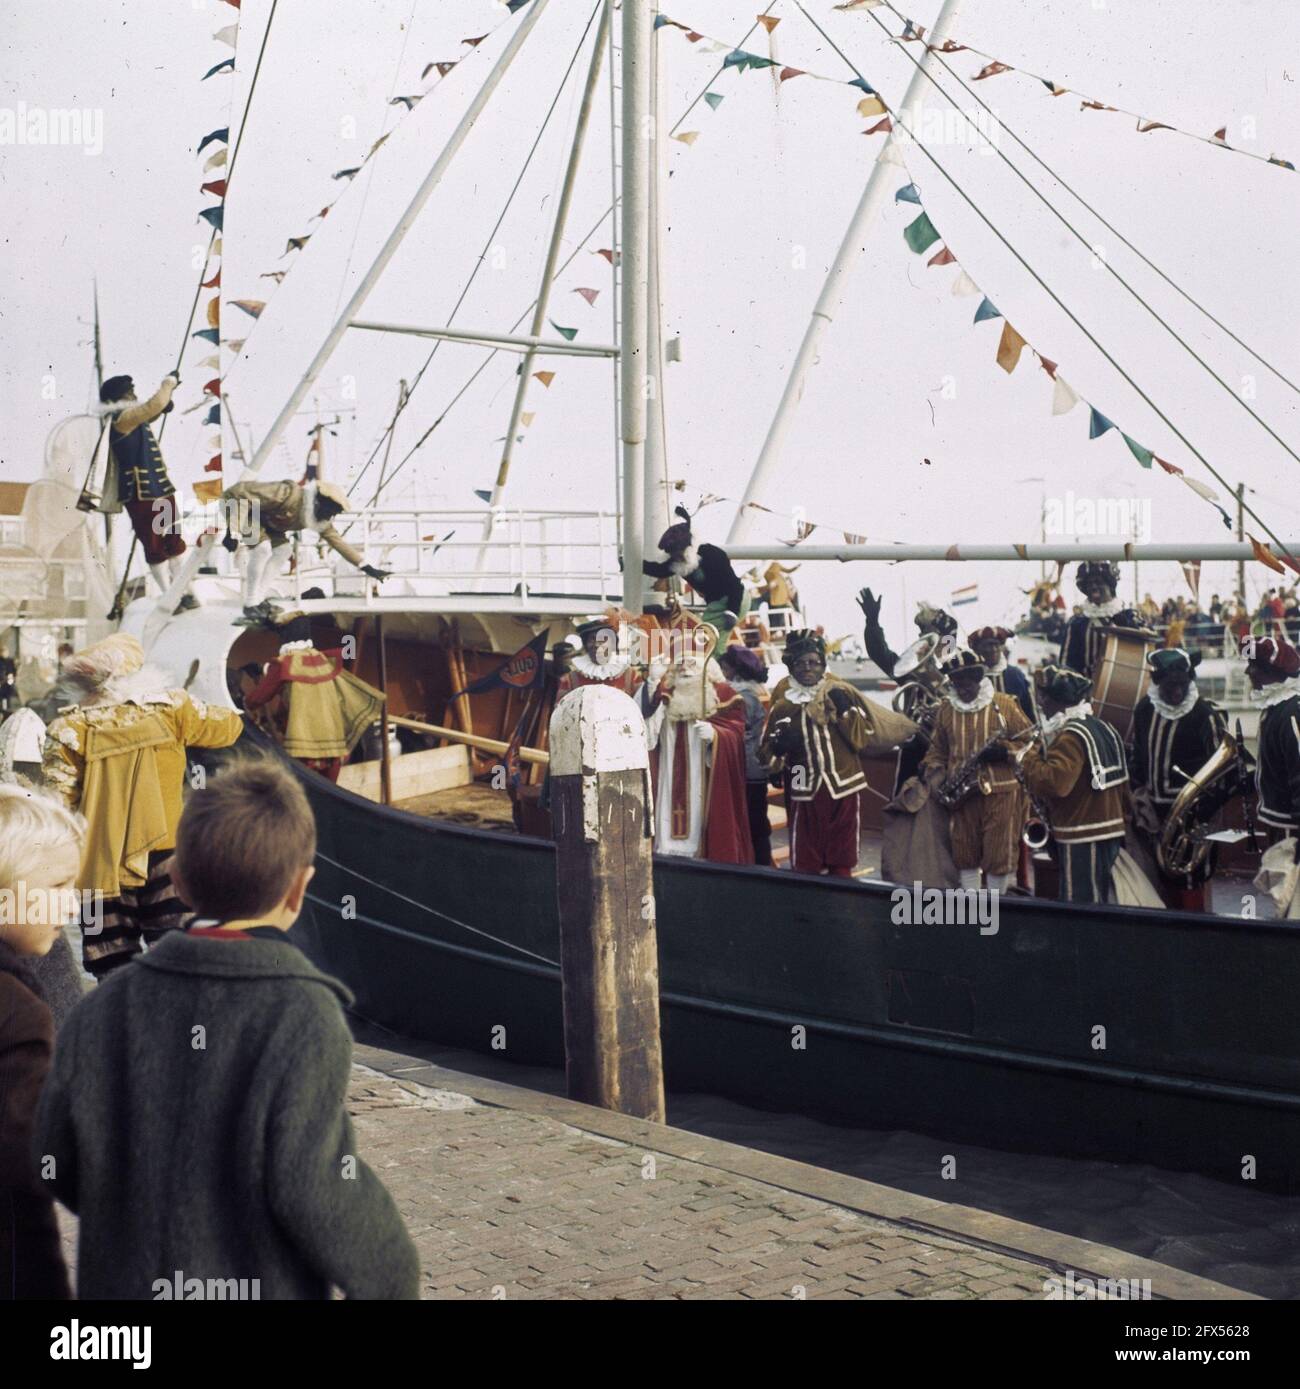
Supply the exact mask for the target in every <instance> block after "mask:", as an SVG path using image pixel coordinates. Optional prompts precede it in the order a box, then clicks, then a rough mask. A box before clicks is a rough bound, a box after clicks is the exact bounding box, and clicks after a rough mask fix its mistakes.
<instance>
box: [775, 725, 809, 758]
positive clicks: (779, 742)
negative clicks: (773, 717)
mask: <svg viewBox="0 0 1300 1389" xmlns="http://www.w3.org/2000/svg"><path fill="white" fill-rule="evenodd" d="M772 747H773V748H774V749H775V750H776V754H777V756H778V757H795V756H798V754H799V753H801V752H802V751H803V737H802V735H801V734H800V732H799V730H798V728H797V727H796V726H795V725H794V723H792V722H791V721H790V720H788V719H782V720H781V722H780V723H778V724H777V725H776V727H775V728H774V729H773V730H772Z"/></svg>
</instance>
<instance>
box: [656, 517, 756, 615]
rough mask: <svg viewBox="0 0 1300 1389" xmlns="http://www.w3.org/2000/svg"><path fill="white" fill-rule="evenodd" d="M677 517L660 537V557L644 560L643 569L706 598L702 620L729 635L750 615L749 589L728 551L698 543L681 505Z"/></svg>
mask: <svg viewBox="0 0 1300 1389" xmlns="http://www.w3.org/2000/svg"><path fill="white" fill-rule="evenodd" d="M674 514H675V515H676V516H678V517H679V518H680V519H679V520H678V521H676V522H674V524H673V525H671V526H669V527H668V529H667V530H666V531H664V533H663V534H662V535H661V536H660V537H659V558H658V559H647V560H643V561H642V568H643V569H644V571H645V573H646V574H648V575H649V576H650V577H651V578H655V579H660V580H669V579H673V578H677V579H681V580H682V581H683V582H684V583H687V584H689V585H690V586H691V588H692V589H694V590H695V592H696V593H698V594H699V595H700V597H701V598H703V599H704V608H703V610H702V611H701V612H700V613H699V614H698V616H699V617H700V619H701V620H702V621H704V622H707V623H708V624H709V625H710V626H711V627H714V628H715V629H716V630H717V631H718V632H719V633H720V634H721V635H723V636H726V634H727V633H728V632H729V631H731V629H732V628H733V627H734V626H735V625H736V623H737V622H739V621H740V620H741V619H742V618H743V617H744V616H745V615H746V614H747V613H748V611H749V601H750V595H749V590H748V589H746V587H745V585H744V582H743V581H742V580H741V577H740V575H739V574H737V573H736V571H735V569H733V568H732V565H731V559H730V557H729V556H728V554H727V552H726V551H725V550H724V549H722V548H721V547H720V546H718V545H709V544H703V545H697V544H696V543H695V537H694V534H693V532H692V530H691V513H690V512H689V511H687V510H686V508H685V507H684V506H679V507H676V508H674Z"/></svg>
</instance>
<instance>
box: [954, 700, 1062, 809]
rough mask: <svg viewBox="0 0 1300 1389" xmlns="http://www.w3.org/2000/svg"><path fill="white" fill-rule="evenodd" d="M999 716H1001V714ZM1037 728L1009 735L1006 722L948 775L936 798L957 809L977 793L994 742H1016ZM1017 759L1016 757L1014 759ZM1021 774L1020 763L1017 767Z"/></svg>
mask: <svg viewBox="0 0 1300 1389" xmlns="http://www.w3.org/2000/svg"><path fill="white" fill-rule="evenodd" d="M999 717H1001V716H1000V715H999ZM1036 732H1037V730H1036V729H1033V728H1027V729H1025V730H1024V732H1023V733H1013V734H1012V735H1011V736H1010V737H1008V736H1007V731H1006V724H1005V723H1003V725H1002V727H1001V728H1000V729H998V731H997V732H996V733H995V734H994V735H993V736H992V737H991V738H989V739H988V740H987V741H986V742H985V743H984V745H983V747H980V748H977V749H976V750H975V751H974V752H973V753H971V755H970V756H969V757H968V758H967V759H966V760H965V761H964V762H963V763H962V764H961V766H960V767H958V768H957V770H956V771H955V772H953V773H952V774H951V775H950V776H948V777H946V778H945V779H944V780H943V781H942V782H941V783H940V785H939V789H938V790H937V791H935V793H934V798H935V800H936V801H938V802H939V804H940V805H941V806H943V808H944V809H945V810H956V808H957V807H958V806H959V805H961V804H962V802H963V801H965V800H968V799H969V798H970V797H971V796H973V795H974V794H975V789H976V787H978V785H979V780H980V776H981V775H982V774H983V771H984V754H985V753H986V752H987V751H988V749H989V748H991V747H992V746H993V744H994V743H1014V742H1016V741H1018V740H1019V739H1021V738H1024V737H1027V736H1029V735H1032V734H1035V733H1036ZM1012 760H1013V761H1014V760H1015V759H1014V758H1013V759H1012ZM1016 772H1017V775H1019V764H1018V763H1017V767H1016Z"/></svg>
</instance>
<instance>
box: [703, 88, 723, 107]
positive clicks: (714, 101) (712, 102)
mask: <svg viewBox="0 0 1300 1389" xmlns="http://www.w3.org/2000/svg"><path fill="white" fill-rule="evenodd" d="M704 99H705V101H707V102H708V103H709V109H710V110H712V111H716V110H717V109H718V107H719V106H721V105H722V94H721V93H720V92H705V93H704Z"/></svg>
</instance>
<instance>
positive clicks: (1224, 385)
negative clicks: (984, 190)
mask: <svg viewBox="0 0 1300 1389" xmlns="http://www.w3.org/2000/svg"><path fill="white" fill-rule="evenodd" d="M886 3H888V0H886ZM889 8H890V9H891V10H893V12H894V13H895V14H898V11H897V10H894V7H893V6H892V5H890V6H889ZM868 13H869V14H870V16H871V18H872V20H874V21H875V23H876V25H877V27H878V28H879V29H880V31H881V32H882V33H883V34H884V35H885V36H886V37H887V38H889V39H891V40H896V37H897V36H896V35H893V34H890V32H889V30H888V29H887V28H886V27H885V25H884V22H883V21H882V20H881V19H880V18H879V17H878V16H877V15H876V14H875V12H874V11H868ZM900 18H901V16H900ZM901 51H902V52H903V53H904V54H905V56H906V57H907V58H908V60H909V61H910V62H911V63H912V65H913V66H914V67H915V68H916V70H917V71H918V72H920V73H921V74H922V76H924V77H925V79H926V80H927V81H928V82H929V83H930V84H931V85H932V86H933V87H934V89H935V90H936V91H937V92H938V93H939V94H940V95H941V96H942V97H943V98H944V100H945V101H947V102H948V103H949V104H950V105H951V106H952V107H953V108H954V109H955V110H957V111H959V112H961V107H960V106H959V105H958V104H957V100H956V98H955V97H953V96H951V95H950V94H949V93H948V92H947V91H945V90H944V88H943V87H942V86H940V84H939V82H938V81H937V80H936V78H935V77H934V75H933V74H932V73H930V72H928V71H926V69H925V66H924V65H923V64H922V63H920V62H919V61H918V60H917V59H916V58H914V57H913V56H912V54H911V53H909V52H907V50H906V49H902V50H901ZM931 52H932V54H933V56H934V57H935V58H937V59H938V61H939V62H940V63H942V64H943V67H944V69H945V70H946V71H947V72H948V73H949V74H950V75H951V76H953V77H955V78H956V79H957V81H958V82H960V83H961V84H962V86H963V87H964V88H965V90H966V91H967V93H968V94H969V95H970V96H971V97H972V98H973V99H974V100H975V101H977V102H978V103H979V104H980V106H982V107H983V108H984V110H985V111H987V112H988V113H989V115H990V116H992V117H993V119H994V120H995V121H997V122H998V124H999V125H1000V126H1001V127H1002V129H1003V130H1005V131H1006V133H1007V134H1008V135H1010V136H1011V138H1012V139H1013V140H1015V142H1016V143H1017V144H1018V145H1019V146H1020V147H1021V148H1022V149H1023V150H1024V151H1025V153H1026V154H1028V155H1029V156H1030V157H1031V158H1032V159H1034V160H1035V161H1036V162H1037V163H1038V164H1040V165H1041V166H1042V168H1043V169H1044V170H1045V171H1046V172H1047V173H1048V174H1049V175H1050V176H1051V177H1052V178H1054V179H1055V180H1056V181H1057V182H1058V183H1059V184H1060V185H1061V186H1062V187H1063V188H1064V189H1065V190H1066V192H1068V193H1069V194H1070V195H1071V197H1073V198H1074V199H1075V200H1076V201H1077V202H1079V203H1081V204H1082V205H1083V206H1084V207H1085V208H1087V210H1088V211H1089V212H1090V213H1091V214H1092V215H1093V216H1094V217H1095V218H1096V219H1097V220H1098V221H1099V222H1100V223H1101V224H1102V226H1104V227H1105V228H1106V229H1107V230H1108V231H1110V232H1111V233H1113V234H1114V235H1115V236H1116V237H1118V238H1119V240H1120V241H1121V242H1123V244H1124V245H1125V246H1127V247H1128V248H1129V250H1130V251H1132V252H1133V253H1134V255H1136V256H1137V257H1138V258H1139V259H1140V260H1142V261H1143V262H1144V263H1145V264H1146V265H1147V266H1149V267H1150V268H1151V269H1152V270H1154V271H1155V272H1156V274H1157V275H1159V276H1160V278H1161V279H1162V280H1164V281H1165V282H1166V283H1167V284H1169V285H1170V286H1171V287H1172V288H1173V289H1175V290H1177V291H1178V293H1179V294H1181V295H1182V296H1183V298H1184V299H1186V300H1187V302H1188V303H1189V304H1191V305H1192V307H1193V308H1195V309H1197V310H1199V311H1200V312H1201V313H1203V314H1204V315H1205V316H1206V318H1208V319H1209V320H1210V321H1211V322H1212V323H1214V324H1215V325H1216V326H1217V327H1219V328H1221V329H1222V330H1223V331H1224V332H1225V333H1227V335H1228V336H1229V337H1230V338H1232V340H1233V341H1234V342H1235V343H1237V344H1238V345H1239V346H1240V347H1242V348H1244V349H1245V350H1246V351H1247V352H1249V353H1250V355H1251V356H1252V357H1254V358H1255V360H1256V361H1258V362H1259V363H1260V364H1261V365H1263V366H1265V367H1267V368H1268V370H1269V371H1271V372H1272V373H1273V375H1275V376H1276V377H1277V378H1278V379H1279V380H1280V381H1282V382H1283V383H1284V384H1285V385H1287V386H1289V387H1290V388H1291V389H1292V390H1293V391H1300V388H1298V387H1296V386H1295V385H1294V384H1293V383H1292V382H1291V381H1289V380H1288V379H1287V378H1286V377H1285V376H1283V375H1282V373H1281V372H1280V371H1278V370H1277V368H1276V367H1274V366H1273V365H1272V364H1271V363H1270V362H1268V361H1266V360H1265V359H1264V358H1263V357H1262V356H1260V354H1259V353H1258V352H1256V351H1255V350H1254V349H1253V348H1252V347H1249V346H1248V345H1247V344H1246V343H1244V342H1242V340H1241V339H1240V338H1239V337H1238V336H1237V335H1236V334H1235V333H1233V332H1232V331H1231V329H1229V328H1226V327H1225V326H1224V325H1223V324H1222V323H1220V322H1219V320H1218V319H1216V318H1215V317H1214V315H1213V314H1211V313H1210V312H1209V310H1208V309H1206V308H1204V307H1203V306H1202V305H1201V304H1200V303H1198V302H1197V300H1195V299H1194V298H1193V297H1192V296H1191V295H1190V294H1188V293H1187V291H1186V290H1184V289H1183V288H1182V287H1181V286H1180V285H1178V284H1177V283H1176V282H1175V281H1174V280H1173V279H1172V278H1171V277H1170V276H1169V275H1166V274H1165V272H1164V271H1163V270H1161V269H1160V267H1159V266H1158V265H1156V264H1155V263H1154V261H1152V260H1151V259H1150V258H1149V257H1147V256H1145V255H1143V253H1142V252H1141V251H1139V250H1138V248H1137V247H1136V246H1134V245H1133V243H1132V242H1131V241H1130V240H1129V239H1128V238H1127V237H1126V236H1125V235H1124V234H1123V233H1122V232H1120V231H1119V230H1117V229H1116V228H1115V227H1114V226H1113V225H1112V224H1111V223H1110V222H1108V221H1107V220H1106V219H1105V218H1104V217H1103V216H1102V215H1101V213H1099V212H1098V211H1097V210H1096V208H1094V207H1093V206H1092V205H1091V204H1090V203H1089V202H1087V200H1086V199H1085V198H1084V197H1083V195H1082V194H1081V193H1078V192H1076V191H1075V189H1074V188H1073V187H1071V186H1070V184H1068V183H1067V182H1066V181H1065V179H1064V178H1062V177H1061V175H1060V174H1058V173H1057V172H1056V170H1055V169H1053V168H1051V167H1050V166H1049V165H1048V164H1047V163H1046V161H1044V160H1043V159H1041V158H1039V156H1038V155H1037V154H1036V153H1035V152H1034V151H1033V150H1032V149H1030V148H1029V146H1028V145H1027V144H1026V143H1025V142H1024V141H1023V140H1022V139H1021V138H1020V136H1019V135H1017V134H1016V132H1015V131H1014V130H1012V129H1011V127H1010V126H1008V125H1007V123H1006V121H1005V120H1004V119H1003V118H1002V117H1001V116H1000V115H999V114H998V113H997V112H996V111H994V110H993V108H992V107H991V106H989V104H988V103H987V102H986V101H984V100H983V99H982V98H981V97H980V96H979V94H978V93H977V92H975V91H973V90H972V89H971V87H970V85H969V83H967V81H966V79H965V78H963V77H962V76H961V74H960V73H958V72H956V71H954V70H953V68H952V67H951V65H950V64H949V63H948V62H947V61H946V60H945V58H944V56H943V52H942V50H941V49H932V50H931ZM962 114H963V115H965V113H964V112H962ZM967 119H968V123H969V124H971V125H972V127H973V128H974V129H975V132H976V134H978V135H979V137H980V138H981V139H982V140H984V142H985V143H986V144H987V145H988V146H989V148H990V149H991V150H992V151H993V152H994V154H996V155H997V156H998V158H999V159H1001V160H1002V162H1003V163H1004V164H1005V165H1006V166H1007V168H1008V169H1010V170H1011V171H1012V173H1014V174H1015V175H1016V177H1017V178H1018V179H1019V180H1020V181H1021V182H1022V183H1023V184H1024V185H1025V187H1026V188H1028V189H1029V191H1030V192H1031V193H1032V194H1033V195H1034V197H1036V198H1037V199H1038V200H1039V202H1041V203H1042V204H1043V206H1044V207H1046V208H1047V209H1048V211H1049V212H1051V214H1052V215H1053V216H1054V217H1055V218H1056V219H1057V221H1059V222H1060V223H1061V224H1062V226H1064V227H1065V228H1066V229H1067V230H1068V231H1069V232H1071V234H1072V235H1073V236H1074V237H1075V238H1076V239H1077V240H1078V241H1079V243H1080V244H1081V245H1083V246H1085V247H1087V249H1088V250H1090V251H1091V250H1092V249H1093V248H1092V246H1091V245H1090V244H1089V242H1088V239H1087V237H1085V236H1084V234H1083V233H1082V232H1081V231H1079V229H1078V228H1077V227H1076V226H1074V224H1073V223H1072V222H1071V221H1070V220H1069V219H1068V218H1067V217H1066V216H1065V215H1064V213H1062V212H1061V211H1060V210H1059V209H1058V208H1057V207H1056V206H1055V205H1054V204H1053V203H1052V202H1051V201H1050V200H1049V199H1048V197H1047V196H1046V195H1045V194H1044V193H1043V192H1042V191H1041V190H1040V189H1038V188H1036V187H1035V186H1034V184H1033V183H1031V182H1030V180H1029V179H1028V178H1027V177H1026V176H1025V174H1024V172H1023V171H1022V170H1021V169H1019V168H1017V167H1016V165H1015V164H1013V163H1012V162H1011V160H1010V159H1008V158H1007V156H1006V154H1005V153H1003V151H1002V150H1001V149H1000V148H999V147H998V145H997V144H996V143H994V141H992V140H990V139H989V137H988V136H987V135H986V134H984V132H983V131H981V130H980V129H979V127H978V126H976V125H974V123H973V122H970V121H969V118H967ZM909 133H910V132H909ZM913 138H915V137H913ZM1102 265H1103V267H1104V268H1105V269H1106V270H1108V271H1109V272H1110V273H1111V274H1112V275H1113V276H1114V277H1115V279H1117V280H1118V281H1119V283H1120V284H1121V285H1123V286H1124V288H1125V289H1126V290H1128V292H1129V293H1130V294H1131V295H1132V296H1133V298H1134V299H1136V300H1137V302H1138V303H1139V304H1141V305H1142V307H1143V308H1144V309H1146V311H1147V312H1148V313H1149V314H1150V315H1151V317H1152V318H1154V319H1155V320H1156V322H1157V323H1159V324H1160V326H1161V327H1162V328H1164V329H1165V331H1166V332H1168V333H1169V335H1170V336H1171V337H1172V338H1173V339H1174V341H1175V342H1177V343H1178V344H1179V346H1181V347H1182V348H1183V349H1184V350H1185V351H1187V352H1188V353H1189V354H1190V356H1191V357H1192V358H1193V359H1194V360H1195V361H1196V362H1197V363H1199V365H1200V366H1202V367H1203V368H1204V369H1205V370H1206V371H1207V372H1209V374H1210V375H1211V376H1212V377H1213V378H1214V380H1215V381H1217V382H1218V384H1219V385H1220V386H1221V387H1222V388H1223V389H1224V390H1225V391H1227V392H1228V394H1229V395H1230V396H1232V398H1233V400H1235V401H1236V402H1237V404H1238V405H1240V406H1241V407H1242V409H1243V410H1245V411H1246V413H1247V414H1248V415H1250V417H1251V419H1253V420H1254V421H1255V423H1256V424H1258V425H1259V426H1260V427H1261V428H1262V429H1264V430H1266V431H1267V432H1268V433H1269V434H1270V435H1271V436H1272V438H1273V439H1274V440H1276V442H1277V443H1279V444H1280V445H1281V446H1282V448H1283V449H1285V450H1286V452H1287V453H1289V454H1290V455H1291V457H1292V458H1294V459H1295V461H1296V462H1297V463H1300V454H1297V453H1296V452H1295V450H1294V449H1292V448H1291V446H1290V445H1289V444H1287V442H1286V441H1285V440H1284V439H1283V438H1281V436H1280V435H1278V434H1277V433H1276V431H1275V430H1274V429H1273V428H1272V427H1271V426H1270V425H1269V424H1268V423H1267V421H1265V420H1264V419H1262V418H1261V417H1260V416H1259V415H1258V414H1256V412H1255V411H1254V410H1252V409H1251V408H1250V406H1249V405H1248V404H1247V402H1246V401H1245V399H1243V397H1241V396H1240V395H1238V394H1237V392H1236V391H1235V390H1233V388H1232V387H1231V386H1230V385H1229V384H1228V383H1227V382H1226V381H1225V380H1224V379H1223V378H1222V377H1221V376H1220V375H1219V374H1218V373H1217V372H1216V371H1215V370H1214V368H1213V367H1212V366H1210V364H1209V363H1208V362H1207V361H1206V360H1205V359H1204V358H1203V357H1202V356H1201V355H1200V354H1199V353H1198V352H1197V351H1196V349H1195V348H1194V347H1192V346H1191V344H1190V343H1188V342H1187V341H1186V340H1185V339H1184V338H1182V337H1181V336H1180V335H1179V333H1178V332H1177V331H1176V330H1175V329H1174V328H1173V327H1172V326H1171V325H1170V324H1169V323H1168V322H1166V320H1165V319H1164V318H1162V317H1161V315H1160V314H1159V313H1158V312H1157V311H1156V310H1155V309H1154V308H1152V306H1151V305H1150V304H1149V303H1147V301H1146V300H1145V299H1144V298H1143V297H1142V296H1141V295H1140V294H1139V293H1138V292H1137V290H1136V289H1134V288H1133V286H1132V285H1131V284H1129V282H1128V281H1127V280H1126V279H1125V278H1124V277H1123V275H1121V274H1120V273H1119V271H1118V270H1116V269H1115V267H1114V266H1113V265H1111V264H1110V262H1109V260H1106V259H1103V260H1102Z"/></svg>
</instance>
